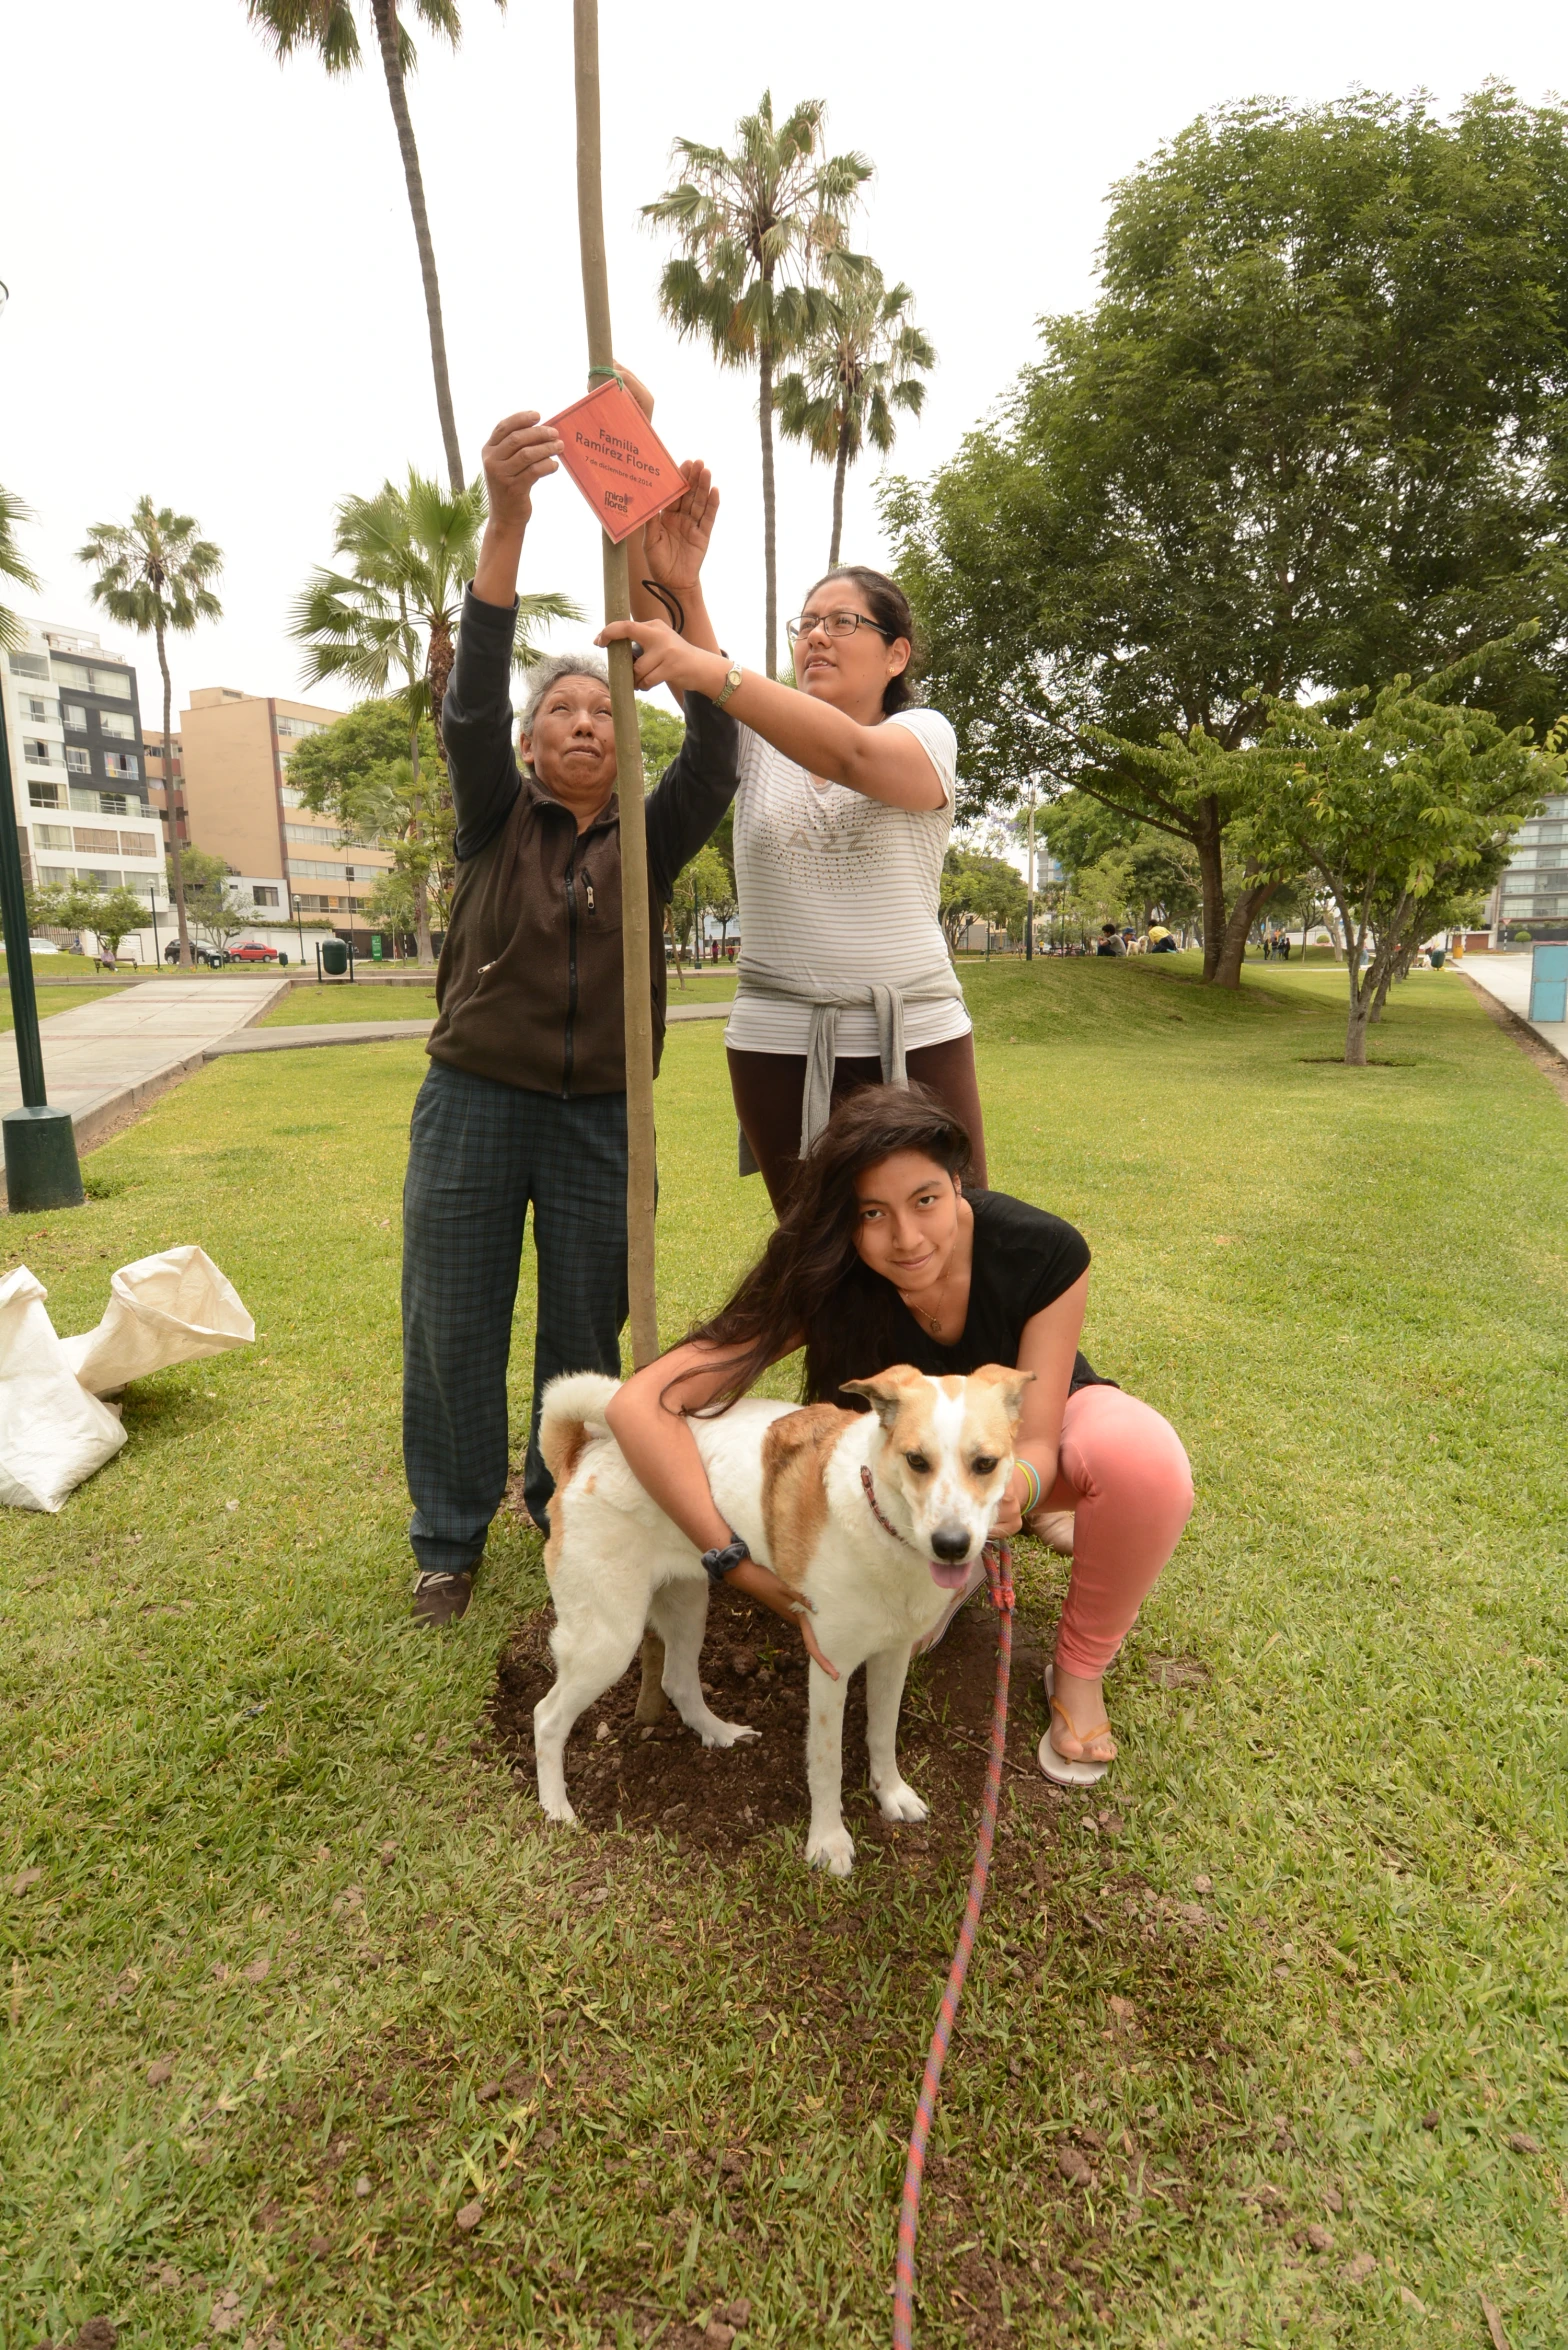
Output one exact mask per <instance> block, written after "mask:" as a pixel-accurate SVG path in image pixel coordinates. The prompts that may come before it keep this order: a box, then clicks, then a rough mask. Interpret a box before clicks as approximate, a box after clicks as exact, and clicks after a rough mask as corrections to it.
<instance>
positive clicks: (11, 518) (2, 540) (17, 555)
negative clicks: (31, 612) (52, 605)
mask: <svg viewBox="0 0 1568 2350" xmlns="http://www.w3.org/2000/svg"><path fill="white" fill-rule="evenodd" d="M32 520H33V514H32V509H31V508H30V507H27V506H24V505H23V503H22V501H21V499H20V498H16V497H13V496H12V494H11V492H10V491H9V490H0V579H14V580H15V582H16V584H17V586H18V587H22V588H27V589H28V590H29V591H30V592H31V593H32V594H34V595H36V594H37V592H38V585H39V581H38V574H37V572H36V571H35V570H34V569H33V567H32V565H31V564H30V563H29V562H28V561H27V559H26V557H25V556H24V555H23V553H22V550H21V548H20V547H19V546H18V545H17V543H16V526H17V524H18V523H19V522H31V521H32ZM21 642H22V624H21V622H20V621H19V620H18V619H17V616H16V614H15V613H14V612H13V611H11V610H10V609H9V608H8V607H7V606H6V605H4V604H0V653H14V652H15V651H16V648H17V646H18V645H19V644H20V643H21Z"/></svg>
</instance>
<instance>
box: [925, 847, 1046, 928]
mask: <svg viewBox="0 0 1568 2350" xmlns="http://www.w3.org/2000/svg"><path fill="white" fill-rule="evenodd" d="M1028 910H1029V892H1028V890H1027V889H1026V888H1025V887H1024V884H1023V878H1022V876H1021V875H1020V873H1019V872H1018V869H1017V867H1016V866H1015V865H1010V864H1009V863H1008V862H1007V859H1006V858H1005V857H993V856H988V855H987V854H986V853H985V852H984V851H983V850H980V849H965V848H950V849H949V850H948V852H947V854H946V856H945V857H944V858H943V860H942V881H941V889H940V895H939V911H940V919H941V924H942V929H943V931H944V933H945V934H946V938H947V944H948V951H949V953H951V952H952V950H953V949H954V948H955V947H956V946H957V944H958V939H959V933H960V932H961V931H962V930H963V928H964V925H965V924H966V923H967V922H969V921H971V920H978V919H980V918H981V917H983V918H984V919H985V920H986V921H987V922H989V923H990V924H991V925H992V927H993V928H995V929H997V930H1007V929H1010V928H1011V926H1012V925H1013V923H1014V922H1022V920H1023V918H1024V916H1025V914H1026V913H1027V912H1028Z"/></svg>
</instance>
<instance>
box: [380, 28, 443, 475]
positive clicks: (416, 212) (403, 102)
mask: <svg viewBox="0 0 1568 2350" xmlns="http://www.w3.org/2000/svg"><path fill="white" fill-rule="evenodd" d="M371 9H372V12H373V14H374V16H375V20H376V39H377V40H378V41H379V43H380V45H381V66H382V71H383V72H384V73H385V75H386V79H387V96H388V98H389V99H390V100H391V102H392V120H393V123H394V124H395V126H396V129H397V144H398V152H399V153H400V154H401V156H402V158H403V179H404V182H405V184H406V186H407V188H408V209H409V211H410V212H411V213H412V214H413V216H414V242H415V244H416V245H417V246H418V247H419V274H420V276H421V277H422V278H423V280H424V286H425V317H426V320H427V321H428V323H429V327H430V365H431V368H432V370H433V371H434V374H435V379H436V411H437V414H438V415H439V416H440V419H441V441H442V446H443V447H444V449H445V451H446V470H447V478H448V480H449V481H450V483H451V485H452V495H453V497H454V498H455V497H456V496H457V495H458V493H459V492H460V491H461V489H462V487H463V460H462V458H461V456H460V455H459V453H458V446H457V420H456V418H455V417H454V416H453V413H452V386H451V384H450V383H449V381H448V380H447V372H446V332H445V329H444V328H443V326H442V324H441V284H440V280H439V279H438V278H437V276H436V252H435V247H434V245H433V244H432V243H431V241H430V221H429V217H428V215H427V214H426V211H425V183H424V179H423V177H422V175H421V173H420V169H419V149H418V148H417V147H416V146H415V144H414V126H413V123H412V122H411V121H410V119H409V112H408V93H407V91H406V90H405V89H404V86H403V60H402V57H401V56H400V54H399V39H400V27H399V25H398V21H397V7H396V0H371Z"/></svg>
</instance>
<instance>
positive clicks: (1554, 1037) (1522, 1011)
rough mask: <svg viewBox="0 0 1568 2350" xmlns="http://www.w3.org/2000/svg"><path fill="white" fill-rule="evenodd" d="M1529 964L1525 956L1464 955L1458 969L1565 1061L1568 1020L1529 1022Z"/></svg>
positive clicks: (1527, 956) (1567, 1042)
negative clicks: (1532, 1030)
mask: <svg viewBox="0 0 1568 2350" xmlns="http://www.w3.org/2000/svg"><path fill="white" fill-rule="evenodd" d="M1530 963H1531V957H1530V956H1529V955H1527V954H1525V955H1466V957H1465V959H1464V961H1463V962H1462V963H1461V964H1460V966H1459V968H1460V970H1461V971H1462V972H1463V973H1464V975H1465V977H1466V978H1467V979H1473V980H1474V981H1475V984H1476V986H1477V987H1484V988H1485V990H1486V992H1487V994H1488V995H1489V996H1492V997H1494V998H1495V1000H1496V1001H1497V1002H1498V1003H1500V1004H1502V1005H1504V1006H1505V1007H1506V1008H1507V1009H1508V1010H1509V1011H1510V1012H1512V1013H1514V1014H1515V1015H1516V1017H1517V1018H1519V1019H1520V1020H1522V1021H1523V1022H1524V1023H1525V1026H1526V1027H1527V1028H1533V1029H1534V1031H1535V1033H1536V1035H1537V1036H1538V1037H1539V1038H1540V1039H1541V1042H1542V1043H1543V1044H1549V1045H1550V1046H1551V1048H1552V1050H1553V1052H1554V1053H1561V1054H1562V1056H1563V1058H1564V1060H1568V1020H1550V1021H1548V1020H1532V1019H1531V1018H1530Z"/></svg>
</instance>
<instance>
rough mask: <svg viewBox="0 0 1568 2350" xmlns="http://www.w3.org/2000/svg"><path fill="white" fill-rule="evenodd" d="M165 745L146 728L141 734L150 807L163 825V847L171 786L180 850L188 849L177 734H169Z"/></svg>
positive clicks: (188, 829) (187, 826) (183, 777)
mask: <svg viewBox="0 0 1568 2350" xmlns="http://www.w3.org/2000/svg"><path fill="white" fill-rule="evenodd" d="M169 744H170V745H172V749H171V748H169V747H167V746H166V745H165V742H164V738H163V736H162V735H161V734H154V733H153V731H152V729H151V728H150V727H149V728H148V730H147V732H146V733H145V734H144V735H143V736H142V755H143V758H144V760H145V762H146V768H147V792H148V797H149V798H150V799H151V801H152V804H153V806H154V808H156V810H157V811H158V819H159V822H160V824H161V825H162V828H163V845H164V848H165V850H167V848H168V846H169V806H170V791H171V787H172V791H173V805H174V811H175V818H176V822H177V826H178V830H179V836H180V846H181V848H182V849H188V848H189V847H190V845H191V828H190V820H189V818H188V816H187V814H186V808H185V766H184V760H183V755H182V752H181V747H180V738H179V736H178V735H177V734H176V735H171V736H170V737H169ZM171 768H172V775H171V772H170V770H171Z"/></svg>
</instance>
